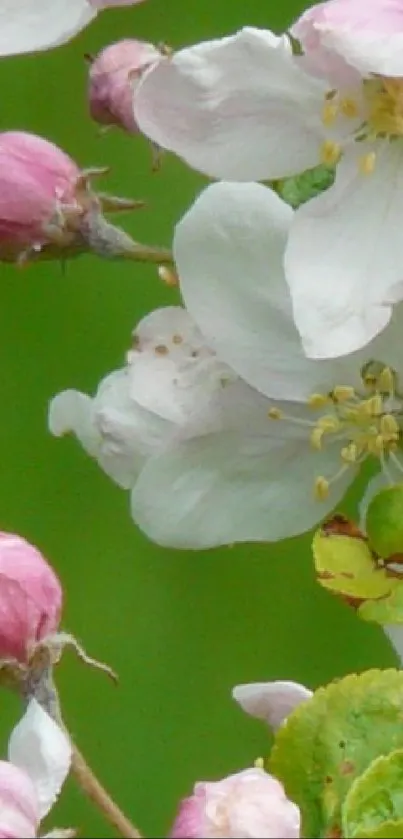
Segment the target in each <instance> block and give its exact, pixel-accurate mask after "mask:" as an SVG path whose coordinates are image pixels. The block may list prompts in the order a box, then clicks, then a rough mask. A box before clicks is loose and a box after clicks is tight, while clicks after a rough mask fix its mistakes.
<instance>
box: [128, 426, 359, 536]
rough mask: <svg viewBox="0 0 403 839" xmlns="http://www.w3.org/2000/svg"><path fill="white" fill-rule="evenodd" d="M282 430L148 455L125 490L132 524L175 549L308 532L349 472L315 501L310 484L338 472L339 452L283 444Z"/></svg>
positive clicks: (220, 437) (211, 439)
mask: <svg viewBox="0 0 403 839" xmlns="http://www.w3.org/2000/svg"><path fill="white" fill-rule="evenodd" d="M288 428H289V426H287V425H286V424H285V423H284V425H283V424H282V423H280V422H279V423H277V424H276V429H275V431H276V432H277V433H275V432H274V431H273V436H272V437H271V436H269V435H268V434H267V435H264V434H262V436H261V437H259V436H258V435H257V434H256V436H251V435H250V436H247V427H246V428H245V429H243V430H242V431H240V432H238V433H237V432H235V431H232V432H231V431H228V430H227V431H223V432H221V433H217V434H208V435H206V436H204V437H199V438H195V439H193V440H190V441H188V442H185V443H181V444H180V445H179V446H177V447H176V448H172V449H171V450H170V451H167V452H166V453H163V454H161V455H159V456H158V457H154V458H151V459H150V460H149V461H148V462H147V464H146V465H145V467H144V469H143V471H142V472H141V474H140V476H139V479H138V481H137V483H136V485H135V487H134V489H133V491H132V497H131V509H132V515H133V518H134V520H135V521H136V523H137V524H138V525H139V527H140V528H141V529H142V530H143V531H144V532H145V533H146V534H147V535H148V536H149V537H150V538H151V539H152V540H153V541H155V542H157V543H158V544H161V545H165V546H168V547H177V548H196V549H200V548H211V547H214V546H217V545H226V544H232V543H233V542H252V541H277V540H279V539H284V538H286V537H288V536H295V535H297V534H298V533H302V532H304V531H306V530H309V529H310V528H311V527H312V526H313V525H314V524H316V523H317V522H318V521H319V520H320V519H321V518H322V517H323V516H325V515H326V514H327V513H328V512H329V511H330V510H331V509H332V508H333V507H334V505H335V504H336V503H337V501H338V500H339V499H340V497H341V496H342V495H343V493H344V491H345V489H346V487H347V485H348V484H349V482H350V481H351V480H352V478H353V472H351V473H350V472H349V473H347V474H346V475H345V476H344V477H343V478H341V479H340V480H338V481H337V482H336V484H335V485H334V490H333V493H330V496H329V498H328V499H327V500H326V501H322V502H319V501H316V500H315V498H314V492H313V484H314V480H315V478H316V477H317V476H318V474H322V473H324V474H325V475H329V476H330V475H332V474H335V473H336V471H338V470H339V467H340V454H339V449H338V447H336V448H334V447H333V448H331V447H330V446H329V447H328V448H327V449H326V451H324V452H321V453H315V454H313V453H312V451H310V449H309V443H308V442H307V440H306V439H305V438H304V439H303V440H301V438H299V439H298V438H297V437H296V436H294V437H293V439H291V440H289V439H287V437H286V435H287V429H288ZM293 433H294V435H295V428H294V427H293Z"/></svg>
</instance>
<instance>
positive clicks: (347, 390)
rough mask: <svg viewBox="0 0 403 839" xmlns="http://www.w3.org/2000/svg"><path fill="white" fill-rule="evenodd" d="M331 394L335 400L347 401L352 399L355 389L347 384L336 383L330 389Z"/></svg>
mask: <svg viewBox="0 0 403 839" xmlns="http://www.w3.org/2000/svg"><path fill="white" fill-rule="evenodd" d="M332 396H333V399H334V400H335V401H336V402H348V401H349V400H350V399H354V397H355V390H354V388H353V387H348V386H347V385H337V387H335V388H334V389H333V390H332Z"/></svg>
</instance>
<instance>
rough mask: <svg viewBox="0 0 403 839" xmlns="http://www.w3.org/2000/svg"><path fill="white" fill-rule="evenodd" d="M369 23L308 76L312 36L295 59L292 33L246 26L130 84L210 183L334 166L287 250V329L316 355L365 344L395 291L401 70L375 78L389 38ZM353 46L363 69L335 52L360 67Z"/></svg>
mask: <svg viewBox="0 0 403 839" xmlns="http://www.w3.org/2000/svg"><path fill="white" fill-rule="evenodd" d="M329 5H331V4H330V3H325V4H319V6H318V7H316V8H320V7H321V6H329ZM334 5H335V6H336V7H340V0H334ZM345 5H346V4H343V8H344V6H345ZM347 5H348V4H347ZM356 5H357V4H356ZM374 5H375V4H372V6H374ZM361 6H362V3H361ZM372 6H371V9H372ZM362 16H363V17H365V16H367V17H368V16H370V13H369V12H368V10H367V7H365V13H364V11H362ZM317 26H318V25H317ZM373 28H374V29H375V33H374V32H371V38H370V39H369V40H368V39H367V40H365V39H360V38H359V30H356V29H351V31H350V30H348V32H347V35H348V37H345V38H344V39H343V38H342V37H341V36H340V32H339V30H337V34H338V36H339V37H338V39H337V38H335V37H333V39H332V37H331V36H332V33H333V30H332V29H331V27H330V28H329V27H328V28H327V29H326V31H325V33H322V37H323V40H324V42H325V45H326V49H323V50H322V51H321V53H320V58H321V63H320V70H321V72H318V67H317V66H315V74H314V73H309V72H308V70H310V69H311V64H312V63H315V62H316V64H317V63H318V61H317V59H318V55H317V51H315V50H314V49H313V48H312V49H311V52H310V50H309V46H310V41H309V39H308V43H307V47H306V54H305V55H303V56H294V55H292V53H291V49H290V44H289V41H288V39H287V38H286V37H282V38H278V37H276V36H275V35H274V34H273V33H272V32H270V31H263V30H258V29H252V28H245V29H243V30H241V31H240V32H239V33H238V34H236V35H234V36H232V37H228V38H222V39H218V40H216V41H207V42H205V43H201V44H198V45H196V46H194V47H190V48H187V49H184V50H180V51H179V52H178V53H177V54H176V55H174V56H173V58H169V59H166V60H165V61H162V62H161V63H160V64H159V65H158V66H155V67H154V68H152V69H150V70H149V71H148V72H147V73H146V74H145V76H144V77H143V79H142V81H141V84H140V86H139V87H138V88H137V90H136V101H135V103H134V108H135V116H136V120H137V122H138V124H139V126H140V128H141V130H142V131H143V132H144V133H145V134H147V135H148V136H149V137H151V138H152V139H153V140H154V141H155V142H157V143H158V144H159V145H161V146H163V147H165V148H168V149H170V150H172V151H175V152H176V153H177V154H179V155H180V156H181V157H183V158H184V160H185V161H187V162H188V163H189V164H190V165H191V166H193V167H195V168H197V169H200V170H202V171H203V172H206V173H207V174H209V175H212V176H214V177H218V178H225V179H230V180H237V181H247V180H261V179H275V178H282V177H285V176H288V175H292V174H295V173H297V172H300V171H301V170H304V169H307V168H310V167H313V166H315V165H317V164H319V163H320V162H325V163H329V164H332V163H336V162H337V161H338V160H339V159H340V162H339V164H338V167H337V175H336V181H335V184H334V185H333V187H331V188H330V189H329V190H328V191H326V192H325V193H323V194H322V195H320V196H318V197H316V198H314V199H312V200H311V201H309V202H307V203H306V204H305V205H303V206H302V207H301V208H300V209H299V210H298V212H297V213H296V216H295V220H294V223H293V225H292V228H291V232H290V238H289V244H288V247H287V251H286V256H285V260H286V261H285V265H286V276H287V281H288V283H289V285H290V289H291V294H292V299H293V310H294V318H295V322H296V324H297V328H298V330H299V332H300V335H301V337H302V340H303V344H304V347H305V350H306V353H307V354H308V355H309V356H311V357H314V358H326V357H337V356H339V355H343V354H345V353H348V352H351V351H354V350H356V349H359V348H360V347H362V346H364V345H365V344H366V343H367V342H368V341H370V340H371V339H372V338H373V337H374V336H375V335H376V334H378V333H379V332H380V331H381V330H382V329H383V328H384V327H385V325H386V324H387V323H388V321H389V319H390V317H391V309H392V306H393V303H394V302H395V301H396V300H401V299H402V297H403V236H402V235H401V226H402V219H403V69H402V67H400V69H399V72H398V73H397V78H391V77H390V76H391V75H392V74H391V73H390V74H389V75H379V74H378V73H379V70H378V69H377V68H378V65H379V61H380V57H383V59H384V57H385V52H386V53H387V49H386V47H387V44H388V43H389V41H388V38H389V40H390V39H391V35H390V33H389V34H388V35H385V33H384V32H380V34H379V38H380V45H379V44H378V43H377V40H376V33H377V31H378V30H377V27H373ZM296 31H297V34H301V31H300V29H298V28H297V27H296ZM314 34H315V35H316V36H317V37H318V33H317V31H316V30H315V32H314ZM345 34H346V27H345V28H344V29H343V30H342V35H345ZM399 37H400V39H401V40H402V38H403V33H402V32H401V31H400V32H399ZM354 38H355V39H356V41H354ZM357 39H358V40H357ZM398 41H399V39H398V38H397V40H396V43H397V42H398ZM355 42H357V43H356V46H357V50H356V53H357V55H359V57H360V58H361V63H360V62H359V61H356V63H357V64H358V67H355V66H351V65H349V64H348V63H347V62H346V61H345V59H344V56H343V57H342V56H341V53H342V52H343V49H342V48H343V47H344V48H345V49H344V53H345V54H347V55H353V58H354V57H355V58H356V59H357V55H356V54H355V52H354V50H353V49H352V44H353V43H355ZM393 43H394V44H395V41H393ZM399 43H400V41H399ZM365 44H366V45H367V47H366V48H365ZM332 47H333V51H332V49H331V48H332ZM336 47H337V48H338V50H339V52H336V51H335V50H336ZM378 47H379V49H378ZM399 49H400V48H399ZM339 53H340V54H339ZM397 54H399V55H401V49H400V52H399V53H398V51H397V48H396V49H395V48H394V50H393V57H394V59H395V58H396V56H397ZM371 56H373V65H372V66H370V64H369V62H370V58H371ZM364 58H365V59H366V63H365V61H364ZM313 59H315V62H313ZM384 64H385V62H384ZM382 66H384V65H382ZM387 66H388V64H387V62H386V64H385V67H386V70H387ZM393 67H395V65H393ZM395 69H396V67H395ZM382 72H385V70H383V71H381V73H382ZM374 74H376V75H374Z"/></svg>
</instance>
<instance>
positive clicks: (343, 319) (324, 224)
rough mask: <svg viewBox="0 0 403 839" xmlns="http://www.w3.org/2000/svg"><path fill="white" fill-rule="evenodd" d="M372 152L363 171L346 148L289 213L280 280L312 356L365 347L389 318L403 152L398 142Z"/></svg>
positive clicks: (397, 266)
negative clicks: (322, 186)
mask: <svg viewBox="0 0 403 839" xmlns="http://www.w3.org/2000/svg"><path fill="white" fill-rule="evenodd" d="M362 150H363V149H362V147H361V151H362ZM364 152H365V149H364ZM376 154H377V156H376V163H375V170H374V172H373V173H372V174H370V175H363V174H362V173H361V172H360V170H359V166H358V157H357V155H358V151H357V152H356V151H355V150H349V153H348V154H346V157H345V159H343V160H342V161H341V163H340V164H339V167H338V173H337V177H336V182H335V184H334V186H333V187H331V189H329V190H328V191H327V192H325V193H322V195H320V196H319V197H317V198H314V199H313V200H312V201H309V202H308V203H307V204H305V205H304V206H302V207H300V208H299V209H298V211H297V212H296V214H295V217H294V222H293V225H292V228H291V232H290V237H289V240H288V246H287V250H286V255H285V270H286V278H287V280H288V283H289V287H290V291H291V296H292V300H293V311H294V318H295V323H296V326H297V328H298V330H299V332H300V335H301V338H302V341H303V344H304V348H305V351H306V353H307V355H308V356H309V357H312V358H331V357H336V356H339V355H344V354H347V353H351V352H353V351H354V350H357V349H359V348H360V347H363V346H365V345H366V344H368V343H369V342H370V341H371V340H372V339H373V338H374V337H375V336H376V335H377V334H378V333H379V332H381V331H382V330H383V329H384V328H385V326H386V325H387V323H388V322H389V320H390V317H391V311H392V309H391V303H392V302H396V299H398V297H399V293H398V292H399V284H401V282H402V279H403V267H402V265H403V237H402V236H401V229H400V220H401V219H402V218H403V165H402V164H403V153H402V150H401V148H400V144H398V143H396V144H395V145H391V144H389V143H382V142H381V143H379V144H378V148H377V151H376ZM400 288H401V286H400ZM401 291H403V289H402V288H401Z"/></svg>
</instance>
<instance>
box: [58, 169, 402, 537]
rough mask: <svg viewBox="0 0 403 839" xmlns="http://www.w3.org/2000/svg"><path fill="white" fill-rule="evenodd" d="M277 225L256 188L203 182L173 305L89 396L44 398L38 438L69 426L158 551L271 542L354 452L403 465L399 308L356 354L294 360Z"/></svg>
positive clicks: (302, 515) (317, 502)
mask: <svg viewBox="0 0 403 839" xmlns="http://www.w3.org/2000/svg"><path fill="white" fill-rule="evenodd" d="M292 219H293V211H292V210H291V208H290V207H289V206H288V205H287V204H285V203H284V202H283V201H282V200H281V199H280V198H279V197H278V196H277V195H276V194H275V193H274V192H273V191H272V190H270V189H268V188H266V187H264V186H261V185H259V184H228V183H221V184H215V185H212V186H210V187H209V188H207V190H206V191H205V192H203V193H202V195H201V196H200V197H199V198H198V200H197V201H196V203H195V204H194V206H193V207H192V208H191V209H190V211H189V212H188V213H187V214H186V215H185V217H184V218H183V219H182V221H181V222H180V223H179V225H178V227H177V229H176V234H175V241H174V254H175V259H176V266H177V270H178V275H179V278H180V287H181V292H182V295H183V299H184V303H185V305H186V309H187V311H185V310H182V309H180V308H175V307H173V308H168V309H160V310H157V311H156V312H153V313H151V314H150V315H149V316H147V317H146V318H145V319H144V320H143V321H142V322H141V323H140V324H139V327H138V328H137V330H136V331H135V333H134V348H133V350H132V351H131V352H130V353H129V356H128V360H127V364H126V365H125V366H124V367H123V368H122V369H121V370H119V371H116V372H114V373H112V374H111V375H110V376H108V377H107V378H106V379H105V380H104V381H103V382H102V383H101V385H100V387H99V389H98V392H97V394H96V396H95V397H94V398H93V399H91V398H90V397H88V396H86V395H85V394H82V393H79V392H77V391H74V390H73V391H72V390H70V391H64V392H63V393H61V394H59V395H58V396H56V397H55V398H54V400H53V402H52V403H51V406H50V413H49V426H50V430H51V431H52V433H53V434H56V435H61V434H64V433H66V432H68V431H73V432H75V434H76V435H77V437H78V438H79V440H80V441H81V443H82V445H83V446H84V448H85V449H86V451H87V452H88V453H89V454H90V455H92V456H93V457H95V458H96V459H97V460H98V461H99V463H100V465H101V466H102V468H103V469H104V471H105V472H106V473H107V474H108V475H110V476H111V477H112V478H113V479H114V480H115V481H116V482H117V483H118V484H120V485H121V486H123V487H125V488H127V489H131V505H132V513H133V517H134V519H135V521H136V522H137V523H138V524H139V526H140V527H141V528H142V529H143V530H144V531H145V532H146V533H147V534H148V535H149V536H150V537H151V538H152V539H154V540H155V541H157V542H159V543H161V544H164V545H171V546H177V547H193V548H196V547H198V548H200V547H211V546H213V545H219V544H227V543H232V542H237V541H252V540H259V541H261V540H277V539H283V538H285V537H287V536H292V535H296V534H298V533H301V532H303V531H305V530H308V529H309V528H310V527H312V526H313V525H314V524H315V523H316V522H317V521H319V520H320V519H321V518H322V517H323V516H324V515H326V514H327V513H328V512H329V511H330V510H331V509H333V508H334V506H335V505H336V504H337V502H338V501H339V500H340V499H341V498H342V496H343V495H344V492H345V490H346V487H347V486H348V485H349V483H350V482H351V481H352V480H353V479H354V477H355V476H356V475H357V473H358V470H359V467H360V465H361V463H362V462H363V461H364V460H366V458H367V457H369V458H371V459H373V460H375V462H376V463H378V465H379V467H380V468H381V469H382V470H384V471H385V474H386V475H387V476H388V474H389V464H390V463H392V464H393V465H394V467H395V468H396V469H397V470H400V471H402V470H403V464H402V462H401V460H400V457H399V453H398V450H396V443H397V442H398V440H399V439H400V435H401V430H400V429H401V423H402V402H401V397H400V396H399V395H398V394H399V393H400V391H399V387H398V382H399V372H400V371H401V373H402V374H403V345H402V342H401V330H402V317H403V313H402V310H401V308H398V307H397V308H396V310H395V312H394V316H393V318H392V321H391V323H390V325H389V327H388V329H386V330H385V331H384V333H383V334H382V335H381V336H378V337H377V338H376V339H375V340H374V341H373V342H372V343H371V344H370V345H369V347H368V348H366V349H365V350H362V351H360V352H357V353H354V354H352V355H351V356H349V357H348V358H340V359H335V360H332V361H313V360H310V359H307V358H306V357H305V355H304V353H303V351H302V348H301V344H300V340H299V336H298V333H297V330H296V329H295V326H294V323H293V319H292V308H291V301H290V297H289V291H288V288H287V284H286V282H285V278H284V272H283V258H284V249H285V246H286V242H287V236H288V232H289V228H290V225H291V223H292ZM289 510H291V511H292V513H290V514H288V513H287V511H289Z"/></svg>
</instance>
